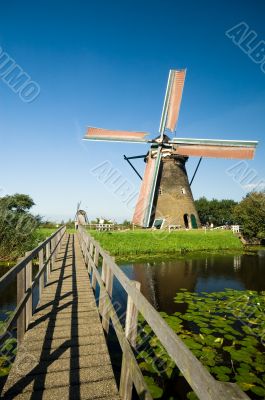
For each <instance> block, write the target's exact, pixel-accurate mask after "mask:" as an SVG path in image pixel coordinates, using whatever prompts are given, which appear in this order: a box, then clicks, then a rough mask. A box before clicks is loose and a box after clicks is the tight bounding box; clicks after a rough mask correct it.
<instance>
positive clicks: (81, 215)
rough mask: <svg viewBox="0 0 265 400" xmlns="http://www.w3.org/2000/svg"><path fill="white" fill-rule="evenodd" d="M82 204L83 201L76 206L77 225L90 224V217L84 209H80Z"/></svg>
mask: <svg viewBox="0 0 265 400" xmlns="http://www.w3.org/2000/svg"><path fill="white" fill-rule="evenodd" d="M80 206H81V201H79V202H78V203H77V207H76V213H75V226H77V225H87V224H88V218H87V214H86V212H85V211H84V210H81V209H80Z"/></svg>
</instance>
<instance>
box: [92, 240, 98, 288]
mask: <svg viewBox="0 0 265 400" xmlns="http://www.w3.org/2000/svg"><path fill="white" fill-rule="evenodd" d="M98 256H99V252H98V248H97V247H95V252H94V264H95V267H96V268H98ZM91 284H92V288H93V289H94V290H95V289H96V285H97V278H96V274H95V273H94V272H93V274H92V282H91Z"/></svg>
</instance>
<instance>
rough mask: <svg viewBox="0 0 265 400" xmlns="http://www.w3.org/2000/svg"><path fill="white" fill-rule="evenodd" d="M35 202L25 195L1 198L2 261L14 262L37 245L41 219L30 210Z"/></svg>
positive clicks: (0, 255) (0, 237) (0, 257)
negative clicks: (37, 230)
mask: <svg viewBox="0 0 265 400" xmlns="http://www.w3.org/2000/svg"><path fill="white" fill-rule="evenodd" d="M33 205H34V202H33V200H32V199H31V198H30V197H29V196H28V195H24V194H15V195H13V196H5V197H2V198H0V260H1V261H7V260H14V259H15V258H17V257H20V256H22V255H23V254H24V252H25V251H27V250H30V249H31V248H32V247H34V245H35V241H34V239H35V236H34V235H35V231H36V229H37V227H38V226H39V223H40V217H39V216H34V215H32V214H31V213H30V212H29V210H30V208H31V207H32V206H33Z"/></svg>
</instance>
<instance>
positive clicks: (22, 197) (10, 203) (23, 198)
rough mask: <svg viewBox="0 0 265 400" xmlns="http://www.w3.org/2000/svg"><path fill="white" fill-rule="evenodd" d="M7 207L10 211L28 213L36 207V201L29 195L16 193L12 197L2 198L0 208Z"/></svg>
mask: <svg viewBox="0 0 265 400" xmlns="http://www.w3.org/2000/svg"><path fill="white" fill-rule="evenodd" d="M1 205H2V206H4V207H6V208H7V209H8V210H10V211H17V212H20V213H22V212H24V213H25V212H27V211H29V210H30V209H31V207H33V206H34V205H35V203H34V201H33V200H32V198H31V197H30V196H28V195H27V194H19V193H16V194H14V195H12V196H5V197H2V198H0V206H1Z"/></svg>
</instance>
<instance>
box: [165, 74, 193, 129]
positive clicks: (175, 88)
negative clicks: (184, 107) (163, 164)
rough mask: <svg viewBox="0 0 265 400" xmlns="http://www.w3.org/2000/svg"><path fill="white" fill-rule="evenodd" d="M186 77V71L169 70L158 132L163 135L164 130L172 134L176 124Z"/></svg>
mask: <svg viewBox="0 0 265 400" xmlns="http://www.w3.org/2000/svg"><path fill="white" fill-rule="evenodd" d="M185 77H186V70H185V69H182V70H172V69H171V70H170V71H169V77H168V82H167V89H166V95H165V100H164V105H163V110H162V116H161V121H160V127H159V132H160V134H161V135H163V133H164V131H165V129H169V130H170V131H171V132H174V130H175V127H176V125H177V122H178V116H179V110H180V105H181V99H182V92H183V88H184V82H185Z"/></svg>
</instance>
